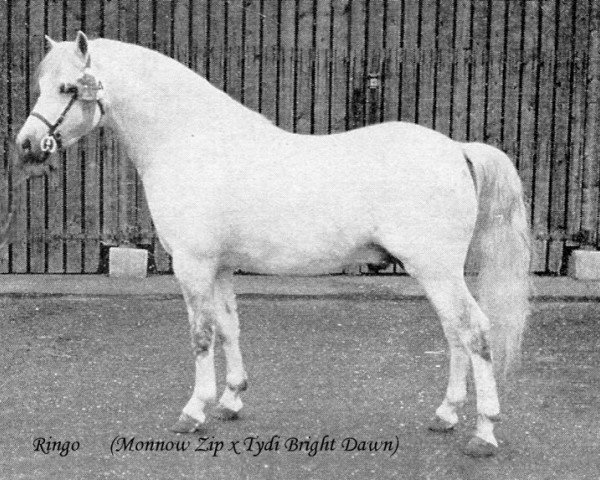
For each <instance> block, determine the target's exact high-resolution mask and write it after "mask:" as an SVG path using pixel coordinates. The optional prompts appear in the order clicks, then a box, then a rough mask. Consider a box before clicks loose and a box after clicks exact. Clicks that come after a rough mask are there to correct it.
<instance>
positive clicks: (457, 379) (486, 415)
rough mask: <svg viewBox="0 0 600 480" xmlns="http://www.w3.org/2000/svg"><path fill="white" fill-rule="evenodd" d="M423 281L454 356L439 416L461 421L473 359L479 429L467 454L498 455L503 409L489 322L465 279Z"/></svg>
mask: <svg viewBox="0 0 600 480" xmlns="http://www.w3.org/2000/svg"><path fill="white" fill-rule="evenodd" d="M417 278H418V280H419V281H420V283H421V284H422V285H423V287H424V288H425V291H426V293H427V296H428V298H429V299H430V300H431V302H432V304H433V305H434V307H435V309H436V311H437V313H438V316H439V317H440V319H441V321H442V325H443V327H444V332H445V333H446V337H447V339H448V343H449V345H450V352H451V361H450V378H449V382H448V389H447V391H446V397H445V398H444V400H443V401H442V404H441V405H440V407H439V408H438V409H437V411H436V415H437V417H438V418H439V419H440V421H441V422H442V425H444V424H446V425H448V426H454V424H455V423H456V422H457V421H458V415H457V412H456V410H457V408H458V407H459V406H460V405H461V404H462V403H463V402H464V401H465V399H466V376H467V371H468V360H470V363H471V365H472V367H473V376H474V383H475V392H476V396H477V428H476V432H475V436H474V438H472V439H471V441H470V442H469V444H468V445H467V448H466V453H467V454H469V455H473V456H487V455H492V454H493V453H494V452H495V450H496V447H497V446H498V442H497V441H496V438H495V436H494V423H495V422H496V421H497V420H498V419H499V414H500V407H499V401H498V394H497V389H496V381H495V379H494V372H493V366H492V358H491V351H490V342H489V331H490V325H489V320H488V319H487V317H486V316H485V315H484V313H483V312H482V311H481V309H480V308H479V306H478V305H477V303H476V302H475V300H474V299H473V297H472V296H471V294H470V292H469V290H468V288H467V286H466V284H465V282H464V279H463V278H462V275H455V276H449V275H447V274H446V275H445V278H444V276H442V275H441V274H438V276H436V278H433V277H429V276H417ZM467 359H468V360H467Z"/></svg>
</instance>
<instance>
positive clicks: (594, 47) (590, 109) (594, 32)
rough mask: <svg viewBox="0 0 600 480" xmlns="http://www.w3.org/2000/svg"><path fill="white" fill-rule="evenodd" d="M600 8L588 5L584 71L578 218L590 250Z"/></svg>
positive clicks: (595, 172) (599, 90)
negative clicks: (584, 105) (586, 58)
mask: <svg viewBox="0 0 600 480" xmlns="http://www.w3.org/2000/svg"><path fill="white" fill-rule="evenodd" d="M599 10H600V8H599V7H598V4H597V2H592V4H591V11H590V17H589V18H590V26H589V28H590V33H589V49H588V72H587V92H586V97H587V114H586V128H585V150H584V158H583V162H584V165H583V172H584V175H583V183H582V188H583V192H582V206H581V211H582V215H581V216H582V218H581V230H582V234H583V240H584V245H583V246H584V247H585V248H593V247H595V246H596V243H597V231H596V230H597V228H596V224H597V214H598V212H597V209H598V167H597V162H598V160H600V159H599V158H598V142H597V140H598V131H597V130H598V128H599V125H598V113H599V111H598V101H599V98H598V96H599V95H600V11H599Z"/></svg>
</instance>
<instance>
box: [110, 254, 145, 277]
mask: <svg viewBox="0 0 600 480" xmlns="http://www.w3.org/2000/svg"><path fill="white" fill-rule="evenodd" d="M147 271H148V251H147V250H143V249H137V248H123V247H111V248H110V249H109V252H108V275H109V276H110V277H116V278H144V277H145V276H146V273H147Z"/></svg>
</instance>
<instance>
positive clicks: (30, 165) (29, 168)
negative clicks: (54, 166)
mask: <svg viewBox="0 0 600 480" xmlns="http://www.w3.org/2000/svg"><path fill="white" fill-rule="evenodd" d="M15 143H16V145H15V146H16V152H17V155H16V159H15V167H18V168H22V169H24V170H25V173H26V175H27V176H38V175H43V174H44V173H46V171H47V170H48V168H49V167H51V166H50V165H47V164H46V162H47V160H48V158H49V157H50V154H51V153H52V152H49V151H44V150H43V149H42V146H41V145H40V142H39V141H36V140H35V138H32V137H30V136H25V137H23V136H22V135H19V136H18V137H17V139H16V141H15Z"/></svg>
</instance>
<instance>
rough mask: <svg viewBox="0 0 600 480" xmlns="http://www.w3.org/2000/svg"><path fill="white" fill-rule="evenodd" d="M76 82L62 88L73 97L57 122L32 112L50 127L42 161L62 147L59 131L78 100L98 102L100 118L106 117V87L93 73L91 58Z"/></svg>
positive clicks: (46, 136) (41, 146)
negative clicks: (51, 121) (104, 98)
mask: <svg viewBox="0 0 600 480" xmlns="http://www.w3.org/2000/svg"><path fill="white" fill-rule="evenodd" d="M75 82H76V84H75V85H65V84H63V85H61V86H60V90H61V93H71V94H72V95H71V99H70V100H69V103H67V106H66V107H65V108H64V109H63V111H62V112H61V114H60V116H59V117H58V119H57V120H56V122H54V123H50V122H49V121H48V120H47V119H46V117H44V116H43V115H41V114H39V113H37V112H31V115H32V116H33V117H35V118H37V119H39V120H41V121H42V122H44V123H45V124H46V125H47V126H48V133H47V134H46V135H45V136H44V137H43V138H42V140H41V142H40V148H41V150H42V152H44V154H45V155H44V157H43V159H42V161H45V160H46V158H48V156H49V155H50V154H52V153H54V152H56V150H58V149H59V148H61V147H62V142H61V135H60V132H57V129H58V127H59V126H60V125H61V124H62V123H63V122H64V120H65V117H66V115H67V113H68V112H69V110H70V109H71V107H72V106H73V105H74V104H75V102H76V101H77V100H81V101H82V102H96V104H97V105H98V108H99V109H100V118H102V116H103V115H104V105H103V104H102V97H103V95H104V87H103V86H102V82H100V81H99V80H98V79H97V78H96V76H95V75H94V74H93V73H92V69H91V67H90V60H89V58H88V61H87V63H86V65H85V68H84V70H83V73H82V74H81V76H80V77H78V78H77V80H76V81H75Z"/></svg>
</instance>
